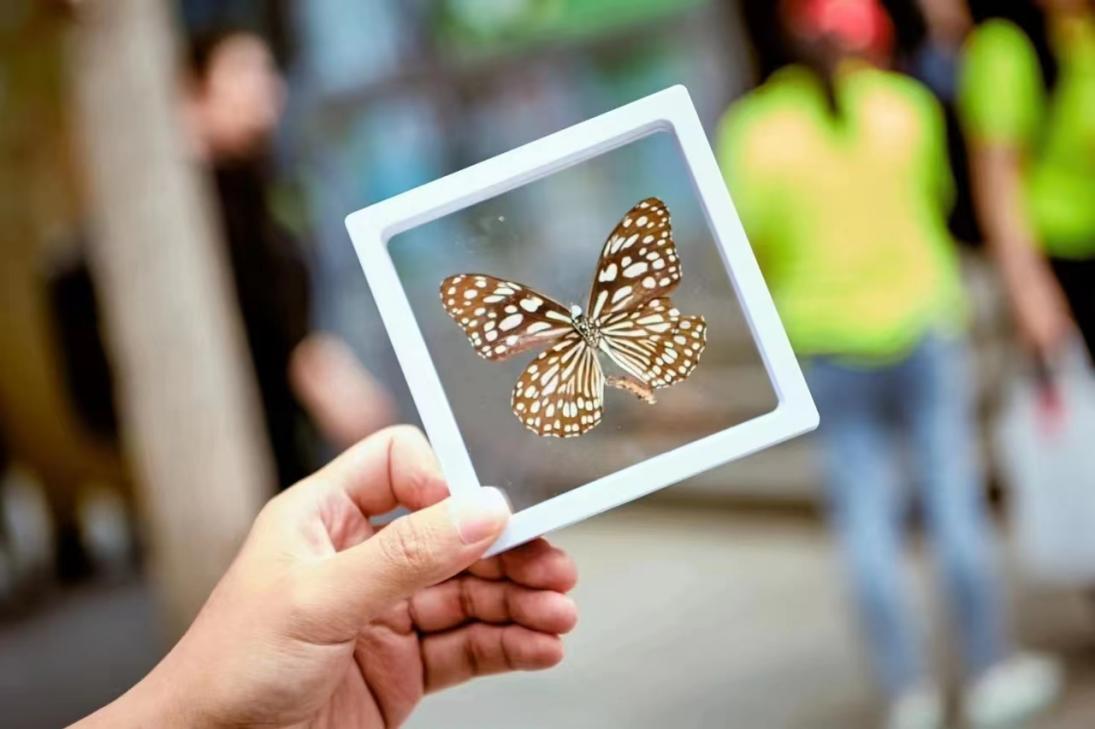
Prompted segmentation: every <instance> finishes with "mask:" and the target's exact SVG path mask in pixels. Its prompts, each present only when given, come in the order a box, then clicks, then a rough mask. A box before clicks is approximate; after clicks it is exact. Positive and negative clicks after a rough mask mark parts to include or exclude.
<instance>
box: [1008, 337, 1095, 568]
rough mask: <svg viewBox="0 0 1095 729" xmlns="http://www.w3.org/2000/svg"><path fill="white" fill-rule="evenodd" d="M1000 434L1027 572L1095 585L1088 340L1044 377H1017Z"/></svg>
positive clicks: (1093, 379) (1093, 422)
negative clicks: (1084, 346)
mask: <svg viewBox="0 0 1095 729" xmlns="http://www.w3.org/2000/svg"><path fill="white" fill-rule="evenodd" d="M995 436H996V438H995V441H996V448H997V459H998V461H999V463H1000V466H1001V470H1002V476H1003V477H1004V479H1005V482H1006V485H1007V486H1008V487H1009V490H1010V493H1011V496H1012V502H1011V524H1012V530H1013V534H1014V537H1015V540H1016V547H1017V551H1018V558H1019V563H1020V568H1021V569H1022V570H1023V572H1024V574H1025V576H1027V577H1028V578H1031V579H1033V580H1036V581H1039V582H1047V583H1054V584H1060V585H1093V584H1095V372H1093V371H1092V368H1091V364H1090V362H1089V361H1088V359H1087V355H1086V352H1085V351H1084V349H1083V347H1082V346H1075V347H1072V348H1070V350H1069V351H1068V353H1067V355H1066V356H1064V357H1062V359H1061V361H1060V362H1058V363H1057V364H1056V366H1055V367H1054V368H1053V371H1052V373H1051V375H1050V377H1049V378H1048V379H1046V380H1045V381H1042V382H1039V381H1038V379H1037V378H1034V377H1027V378H1023V379H1021V380H1017V381H1016V383H1015V384H1014V385H1013V387H1012V388H1011V391H1010V392H1009V394H1008V398H1007V401H1006V403H1005V406H1004V411H1003V416H1002V418H1001V420H1000V422H999V425H998V427H997V431H996V433H995Z"/></svg>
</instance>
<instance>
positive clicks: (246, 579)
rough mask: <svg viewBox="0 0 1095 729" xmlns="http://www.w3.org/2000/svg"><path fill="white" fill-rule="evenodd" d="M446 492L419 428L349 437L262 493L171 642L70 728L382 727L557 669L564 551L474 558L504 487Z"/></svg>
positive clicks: (542, 546) (492, 526) (494, 521)
mask: <svg viewBox="0 0 1095 729" xmlns="http://www.w3.org/2000/svg"><path fill="white" fill-rule="evenodd" d="M447 495H448V488H447V486H446V484H445V481H444V479H443V478H442V476H441V474H440V472H439V471H438V469H437V466H436V462H435V460H434V457H433V454H432V452H431V451H430V447H429V444H428V443H427V442H426V439H425V437H423V436H422V434H421V433H420V432H419V431H417V430H415V429H414V428H410V427H396V428H389V429H387V430H384V431H382V432H380V433H377V434H375V435H373V436H372V437H370V438H367V439H365V440H364V441H362V442H361V443H359V444H357V445H356V446H354V447H353V448H351V449H350V450H349V451H347V452H346V453H344V454H343V455H342V456H340V457H339V458H337V459H336V460H335V461H333V462H332V463H330V464H329V465H328V466H326V467H325V468H324V469H323V470H321V471H319V472H318V473H316V474H314V475H311V476H309V477H308V478H306V479H305V480H303V481H301V482H300V483H298V484H296V485H295V486H293V487H292V488H290V489H288V490H287V491H285V492H283V493H282V494H281V495H279V496H277V497H276V498H274V499H273V500H272V501H270V502H269V503H268V504H267V505H266V507H265V508H264V509H263V510H262V512H261V513H260V514H259V516H258V517H257V518H256V519H255V523H254V526H253V527H252V529H251V533H250V535H248V537H247V540H246V542H245V543H244V545H243V547H242V548H241V550H240V553H239V555H238V556H237V558H236V560H235V562H234V563H233V564H232V565H231V567H229V569H228V571H227V572H226V573H225V576H224V577H223V578H222V580H221V581H220V583H219V584H218V585H217V586H216V587H215V588H214V590H213V592H212V594H211V595H210V597H209V600H208V602H207V603H206V604H205V606H204V607H203V608H202V610H201V612H200V613H199V614H198V616H197V618H196V619H195V620H194V623H193V625H191V627H190V628H189V630H187V631H186V633H185V634H184V635H183V637H182V638H181V639H180V640H179V642H178V644H177V645H175V647H174V648H173V649H172V650H171V651H170V652H169V653H168V654H167V656H166V657H165V658H164V659H163V660H162V661H161V662H160V663H159V665H157V666H156V667H155V668H154V669H153V670H152V671H151V673H149V674H148V676H147V677H145V678H144V679H143V680H141V681H140V682H139V683H138V684H137V685H136V686H134V687H133V688H132V689H131V690H130V691H128V692H127V693H126V694H124V695H123V696H122V697H121V698H119V699H117V700H116V701H114V702H113V703H111V704H109V705H108V706H106V707H104V708H102V709H100V710H99V711H98V712H96V713H95V714H93V715H91V716H89V717H87V718H85V719H83V720H82V721H79V722H77V723H76V724H75V725H74V726H75V727H78V728H79V729H93V728H94V727H110V728H111V729H125V728H126V727H134V728H136V727H152V726H155V727H206V728H208V729H217V728H219V727H224V728H225V729H228V728H229V727H231V728H233V729H235V728H238V727H258V726H262V727H267V728H269V729H274V728H276V727H300V726H324V727H333V728H341V727H345V728H347V729H350V728H353V729H373V728H375V729H383V728H385V727H396V726H399V725H401V724H402V723H403V722H404V721H406V720H407V718H408V716H409V715H410V714H411V712H412V711H413V710H414V708H415V706H416V705H417V704H418V703H419V701H421V699H422V697H423V695H424V694H426V693H430V692H434V691H440V690H443V689H446V688H448V687H450V686H455V685H457V684H460V683H464V682H465V681H467V680H469V679H472V678H475V677H478V676H485V675H489V674H493V673H503V672H508V671H519V670H538V669H544V668H549V667H551V666H553V665H555V664H557V663H558V662H559V661H560V660H561V659H562V657H563V645H562V640H561V637H560V636H561V634H563V633H566V632H568V631H570V629H571V628H573V627H574V624H575V621H576V619H577V613H576V609H575V606H574V603H573V601H571V599H570V598H569V597H567V596H566V594H565V593H566V592H568V591H569V590H570V589H571V588H572V587H573V586H574V583H575V580H576V573H575V568H574V564H573V563H572V561H571V560H570V558H569V557H568V556H567V555H566V554H565V553H563V552H561V551H560V550H558V549H555V548H554V547H552V546H550V545H549V544H548V543H547V542H545V541H544V540H542V539H541V540H536V541H534V542H531V543H529V544H526V545H524V546H521V547H517V548H515V549H513V550H510V551H508V552H506V553H505V554H502V555H499V556H496V557H492V558H490V559H485V560H484V559H481V558H482V556H483V554H484V552H486V550H487V548H488V547H489V546H490V545H491V544H492V543H493V542H494V541H495V540H496V539H497V538H498V536H499V535H500V534H501V532H502V529H503V528H504V527H505V525H506V523H507V521H508V519H509V516H510V510H509V505H508V504H507V502H506V499H505V497H504V496H503V495H502V493H501V492H500V491H498V490H497V489H494V488H482V489H479V490H478V492H477V493H476V494H475V495H474V496H470V497H469V496H464V497H452V498H446V496H447ZM397 506H402V507H405V508H407V509H410V510H412V513H411V514H408V515H406V516H402V517H400V518H398V519H396V520H395V521H394V522H392V523H390V524H388V525H387V526H385V527H384V528H383V529H377V528H376V527H374V526H373V525H372V524H371V522H370V518H371V517H374V516H376V515H379V514H384V513H386V512H389V511H391V510H393V509H395V508H396V507H397Z"/></svg>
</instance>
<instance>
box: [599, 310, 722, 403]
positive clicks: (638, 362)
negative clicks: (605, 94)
mask: <svg viewBox="0 0 1095 729" xmlns="http://www.w3.org/2000/svg"><path fill="white" fill-rule="evenodd" d="M600 332H601V349H602V350H604V352H605V353H606V354H607V355H608V356H609V357H610V358H611V359H612V360H613V361H614V362H615V363H616V364H618V365H619V366H620V368H621V369H623V370H625V371H626V372H628V373H630V374H632V375H634V376H635V377H638V378H639V379H641V380H642V381H643V382H645V383H647V384H648V385H650V386H651V387H653V388H655V389H657V388H662V387H669V386H670V385H672V384H674V383H676V382H679V381H681V380H683V379H685V378H687V377H688V376H689V375H691V374H692V371H693V370H694V369H696V365H697V364H699V361H700V356H701V355H702V354H703V350H704V347H705V346H706V344H707V322H706V321H704V318H703V317H702V316H681V314H680V312H679V311H677V310H676V309H675V308H673V305H672V303H671V302H670V300H669V298H668V297H661V298H657V299H653V300H651V301H647V302H646V303H645V304H644V305H643V306H642V307H640V308H638V309H635V310H628V311H622V312H617V313H616V314H612V315H610V316H608V317H607V318H606V319H605V320H604V321H603V323H602V324H601V327H600Z"/></svg>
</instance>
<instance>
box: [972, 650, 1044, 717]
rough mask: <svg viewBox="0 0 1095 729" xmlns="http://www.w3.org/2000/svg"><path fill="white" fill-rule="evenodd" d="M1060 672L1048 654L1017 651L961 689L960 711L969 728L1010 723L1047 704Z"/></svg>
mask: <svg viewBox="0 0 1095 729" xmlns="http://www.w3.org/2000/svg"><path fill="white" fill-rule="evenodd" d="M1062 683H1063V672H1062V670H1061V666H1060V664H1059V663H1058V662H1057V661H1056V660H1054V659H1052V658H1050V657H1048V656H1042V655H1036V654H1031V653H1025V654H1019V655H1016V656H1014V657H1012V658H1009V659H1008V660H1006V661H1001V662H1000V663H998V664H996V665H995V666H993V667H992V668H990V669H989V670H987V671H985V672H984V673H983V674H982V675H981V676H980V677H979V678H978V679H977V680H975V681H973V682H972V684H970V685H969V686H967V687H966V689H965V691H963V692H962V715H963V718H964V719H965V720H966V722H967V724H968V725H969V726H970V727H971V728H972V729H1002V728H1003V727H1012V726H1015V725H1016V724H1020V723H1022V722H1023V721H1025V720H1027V719H1029V718H1030V717H1032V716H1033V715H1035V714H1037V713H1038V712H1040V711H1043V710H1044V709H1046V708H1048V707H1049V706H1051V705H1052V704H1053V703H1054V702H1056V700H1057V698H1058V697H1059V696H1060V695H1061V687H1062Z"/></svg>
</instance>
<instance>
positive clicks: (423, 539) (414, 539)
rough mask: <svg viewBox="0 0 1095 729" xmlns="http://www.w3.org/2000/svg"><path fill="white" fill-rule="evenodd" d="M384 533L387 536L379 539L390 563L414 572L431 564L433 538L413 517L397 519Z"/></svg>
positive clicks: (433, 555)
mask: <svg viewBox="0 0 1095 729" xmlns="http://www.w3.org/2000/svg"><path fill="white" fill-rule="evenodd" d="M384 535H385V536H386V537H387V538H386V539H382V540H381V549H382V550H383V552H384V555H385V557H386V558H387V560H388V562H389V563H390V564H393V565H397V566H398V567H399V568H400V569H409V570H412V571H416V572H417V571H424V570H427V569H429V568H430V567H431V566H432V565H433V563H434V561H435V556H436V555H435V551H436V550H435V548H434V546H433V540H432V539H431V538H430V534H429V532H428V530H427V529H426V528H424V527H422V526H421V525H419V524H417V523H416V522H415V521H414V520H413V519H408V518H406V517H403V518H401V519H397V520H396V521H394V522H392V524H391V526H389V527H388V528H387V529H385V530H384Z"/></svg>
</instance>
